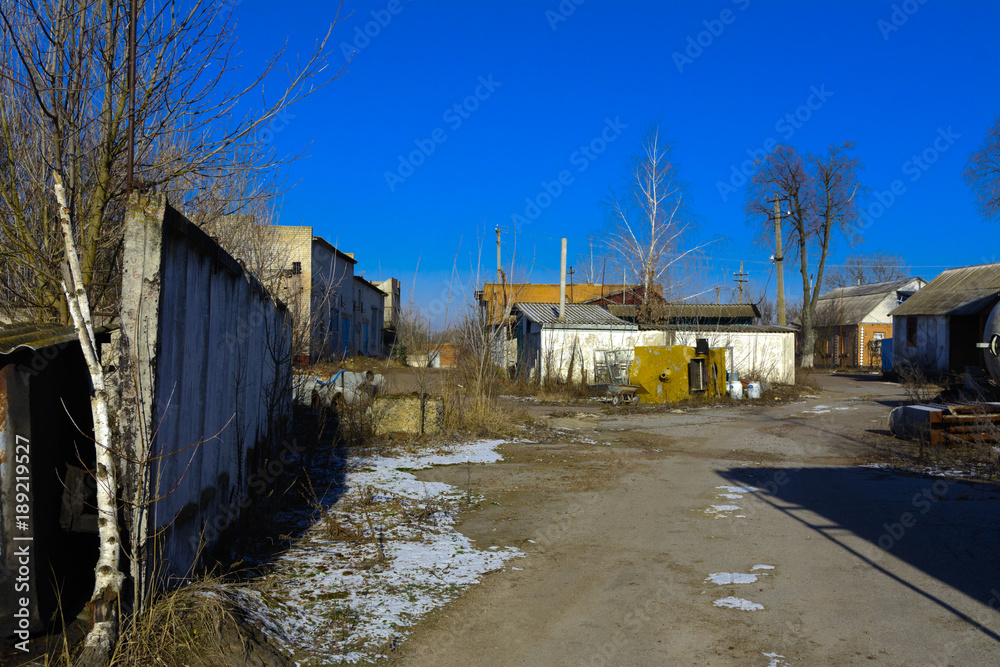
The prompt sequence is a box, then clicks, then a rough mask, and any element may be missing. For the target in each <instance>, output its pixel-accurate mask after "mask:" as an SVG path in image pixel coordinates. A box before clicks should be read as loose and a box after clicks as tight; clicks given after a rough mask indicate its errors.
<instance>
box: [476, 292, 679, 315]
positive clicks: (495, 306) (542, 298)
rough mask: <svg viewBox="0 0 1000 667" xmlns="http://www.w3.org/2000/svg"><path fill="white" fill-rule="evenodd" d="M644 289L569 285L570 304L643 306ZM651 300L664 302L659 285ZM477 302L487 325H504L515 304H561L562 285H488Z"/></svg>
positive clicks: (477, 297)
mask: <svg viewBox="0 0 1000 667" xmlns="http://www.w3.org/2000/svg"><path fill="white" fill-rule="evenodd" d="M644 294H645V288H644V287H643V286H642V285H597V284H591V283H583V284H576V285H574V284H571V283H567V284H566V303H592V304H597V305H603V304H604V303H626V304H629V303H631V304H637V303H642V301H643V296H644ZM650 298H651V300H655V301H663V286H662V285H656V286H655V289H654V294H653V295H651V297H650ZM476 300H477V301H478V302H479V305H480V307H481V308H483V309H484V310H485V311H486V317H487V321H488V322H490V323H491V324H494V325H496V324H500V323H501V322H502V320H503V317H504V314H505V313H504V310H507V311H509V310H510V308H511V307H512V306H513V305H514V304H515V303H556V304H558V303H559V284H558V283H556V284H532V283H502V284H501V283H486V284H485V285H483V289H481V290H479V291H478V292H476Z"/></svg>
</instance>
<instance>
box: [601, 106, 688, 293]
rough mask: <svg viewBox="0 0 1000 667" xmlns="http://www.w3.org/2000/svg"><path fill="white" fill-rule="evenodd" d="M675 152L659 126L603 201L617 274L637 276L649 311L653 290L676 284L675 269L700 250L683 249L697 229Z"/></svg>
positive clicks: (644, 140)
mask: <svg viewBox="0 0 1000 667" xmlns="http://www.w3.org/2000/svg"><path fill="white" fill-rule="evenodd" d="M672 152H673V147H672V146H671V144H670V143H669V142H668V141H667V140H665V139H664V138H663V136H662V133H661V131H660V127H659V125H658V124H655V123H654V124H653V125H651V126H649V127H648V128H647V129H646V130H645V132H644V133H643V136H642V139H641V143H640V147H639V151H638V152H637V153H636V154H635V155H633V156H632V157H631V158H630V160H629V162H628V168H627V175H626V178H625V181H624V184H623V185H622V187H621V188H620V189H615V188H609V190H608V194H607V196H606V197H605V199H604V201H603V202H602V204H603V207H604V209H605V212H606V214H607V219H608V233H607V235H606V237H605V243H606V245H607V247H608V250H609V252H610V254H611V255H612V256H613V257H614V259H615V260H616V261H617V262H618V264H619V267H618V270H619V271H622V270H623V271H624V272H625V273H626V274H627V275H630V276H635V277H636V278H637V282H638V283H639V284H641V285H642V287H643V296H642V305H643V307H646V308H648V307H649V301H650V298H651V297H652V295H653V293H654V286H655V285H658V284H661V283H663V282H673V281H674V280H676V279H677V276H673V275H671V272H672V269H676V268H678V267H679V263H680V262H682V261H683V260H684V259H685V258H687V257H688V256H690V255H691V254H692V253H694V252H695V251H696V250H698V249H699V248H700V247H702V246H694V247H690V248H685V247H684V244H685V242H686V241H687V240H688V238H687V237H688V236H689V235H690V233H691V232H692V231H693V230H694V224H693V220H692V217H691V215H690V209H689V207H688V203H689V202H688V192H687V186H686V184H685V183H684V182H683V181H682V180H681V178H680V174H679V173H678V168H677V165H676V164H675V162H674V159H673V154H672Z"/></svg>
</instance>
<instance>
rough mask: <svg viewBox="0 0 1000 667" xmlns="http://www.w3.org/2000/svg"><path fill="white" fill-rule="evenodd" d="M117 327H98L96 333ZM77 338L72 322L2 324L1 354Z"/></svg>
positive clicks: (48, 345)
mask: <svg viewBox="0 0 1000 667" xmlns="http://www.w3.org/2000/svg"><path fill="white" fill-rule="evenodd" d="M116 328H117V327H97V328H96V329H94V335H96V336H101V335H103V334H106V333H108V332H110V331H113V330H114V329H116ZM76 340H77V336H76V329H74V328H73V325H71V324H51V323H50V324H34V323H27V324H5V325H0V354H11V353H12V352H16V351H17V350H20V349H22V348H24V349H28V350H40V349H42V348H46V347H51V346H53V345H62V344H63V343H71V342H74V341H76Z"/></svg>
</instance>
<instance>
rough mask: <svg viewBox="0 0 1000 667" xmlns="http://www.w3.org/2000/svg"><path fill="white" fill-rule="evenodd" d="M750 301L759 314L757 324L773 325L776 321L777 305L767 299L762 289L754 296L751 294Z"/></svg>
mask: <svg viewBox="0 0 1000 667" xmlns="http://www.w3.org/2000/svg"><path fill="white" fill-rule="evenodd" d="M751 299H753V303H754V304H755V305H756V306H757V310H758V311H759V312H760V318H759V320H758V324H775V323H777V321H778V305H777V304H776V303H775V302H774V301H772V300H771V299H770V298H768V296H767V294H766V293H765V292H764V290H763V289H761V290H759V291H758V292H757V293H756V294H753V292H751Z"/></svg>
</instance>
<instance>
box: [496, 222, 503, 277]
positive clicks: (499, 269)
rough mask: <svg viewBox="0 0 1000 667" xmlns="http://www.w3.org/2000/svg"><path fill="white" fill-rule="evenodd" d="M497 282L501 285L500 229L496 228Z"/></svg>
mask: <svg viewBox="0 0 1000 667" xmlns="http://www.w3.org/2000/svg"><path fill="white" fill-rule="evenodd" d="M497 282H498V283H501V284H502V283H503V269H502V268H501V266H500V228H499V227H497Z"/></svg>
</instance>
